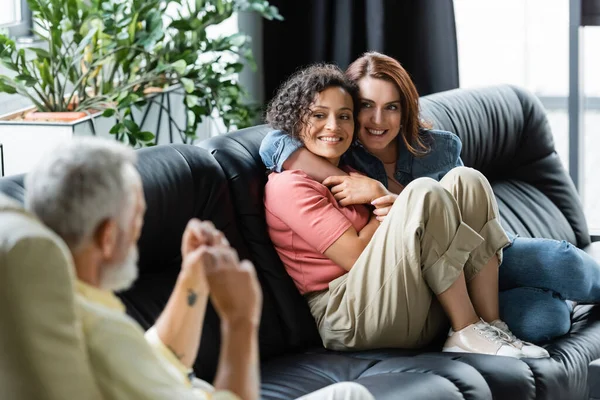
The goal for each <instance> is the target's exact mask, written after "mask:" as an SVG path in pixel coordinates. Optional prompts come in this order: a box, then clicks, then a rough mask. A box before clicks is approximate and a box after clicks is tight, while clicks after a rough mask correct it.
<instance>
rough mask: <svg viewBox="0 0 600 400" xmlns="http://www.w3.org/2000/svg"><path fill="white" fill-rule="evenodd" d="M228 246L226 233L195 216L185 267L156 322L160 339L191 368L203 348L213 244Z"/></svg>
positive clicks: (186, 240) (187, 236) (184, 251)
mask: <svg viewBox="0 0 600 400" xmlns="http://www.w3.org/2000/svg"><path fill="white" fill-rule="evenodd" d="M224 245H227V241H226V240H225V239H224V237H223V234H222V233H221V232H219V231H217V230H216V229H215V227H214V225H213V224H212V223H210V222H201V221H199V220H197V219H192V220H191V221H190V222H189V223H188V225H187V227H186V230H185V232H184V234H183V239H182V244H181V254H182V259H183V262H182V266H181V272H180V273H179V277H178V278H177V282H176V284H175V288H174V289H173V293H171V297H170V298H169V301H168V302H167V305H166V306H165V309H164V311H163V312H162V314H161V315H160V317H159V318H158V320H157V321H156V324H155V326H154V327H155V329H156V333H157V335H158V338H159V339H160V341H161V342H162V343H163V344H164V345H165V346H166V347H167V348H168V349H169V350H171V352H172V353H173V354H174V355H175V356H176V357H177V358H178V359H179V361H181V363H182V364H183V365H184V366H185V367H186V368H188V369H189V368H191V367H192V365H193V364H194V361H195V360H196V355H197V353H198V348H199V347H200V336H201V333H202V326H203V323H204V314H205V312H206V303H207V301H208V295H209V288H208V284H207V282H206V276H205V272H204V268H205V266H206V264H207V263H208V262H211V260H212V257H211V256H210V255H209V253H210V249H211V248H212V247H213V246H224Z"/></svg>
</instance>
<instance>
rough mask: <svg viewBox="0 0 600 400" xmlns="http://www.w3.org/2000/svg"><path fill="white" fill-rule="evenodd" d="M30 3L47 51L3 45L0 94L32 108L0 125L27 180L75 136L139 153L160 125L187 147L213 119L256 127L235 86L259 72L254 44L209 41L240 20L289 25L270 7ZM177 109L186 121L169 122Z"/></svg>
mask: <svg viewBox="0 0 600 400" xmlns="http://www.w3.org/2000/svg"><path fill="white" fill-rule="evenodd" d="M28 3H29V7H30V9H31V10H32V12H33V19H34V24H35V26H34V34H35V36H36V39H37V42H38V43H39V45H36V46H33V47H28V48H18V47H17V46H16V45H15V43H14V41H13V40H11V39H10V38H9V37H7V36H4V35H0V62H1V63H2V64H3V66H4V67H5V68H7V69H8V70H9V71H10V74H7V75H0V92H5V93H9V94H14V95H21V96H26V97H27V98H29V99H30V101H31V103H32V104H33V106H32V107H31V109H28V110H25V111H22V112H19V113H13V114H11V115H9V116H4V117H2V118H1V120H0V143H3V145H4V151H5V166H6V173H7V174H13V173H21V172H26V171H27V170H28V169H29V168H30V167H31V165H32V164H34V163H35V162H36V161H37V159H39V157H41V155H43V153H45V152H47V151H50V149H52V148H54V147H55V146H56V145H57V144H59V143H60V142H62V141H64V140H68V139H69V138H70V137H72V136H73V135H79V134H100V135H102V134H106V135H108V134H110V135H114V137H115V138H116V139H118V140H122V141H124V142H126V143H129V144H130V145H132V146H138V147H139V146H144V145H150V144H154V143H155V142H156V138H155V135H154V133H157V132H156V131H154V132H153V130H155V129H160V125H161V117H162V118H163V122H162V125H163V126H164V125H165V123H166V125H167V126H168V128H169V130H171V129H173V128H174V130H175V131H176V133H177V134H178V135H177V136H178V137H179V138H180V139H181V141H184V142H188V141H191V140H193V139H194V138H195V137H196V132H197V129H198V126H199V124H200V123H201V122H203V120H205V119H210V118H212V117H216V118H219V119H220V120H221V121H222V124H223V125H224V127H225V129H226V130H229V129H231V128H242V127H245V126H249V125H251V124H253V123H254V122H255V116H256V114H257V110H258V108H257V107H256V106H254V105H252V104H248V103H247V101H246V97H245V92H244V90H243V88H242V87H241V86H240V84H239V82H238V81H237V73H238V72H239V71H240V70H241V69H243V68H244V66H245V65H246V64H248V63H249V64H250V65H252V63H253V62H252V54H251V52H250V50H249V47H248V42H249V38H248V37H246V36H245V35H243V34H232V35H225V36H220V37H217V38H210V37H209V36H207V28H208V27H210V26H214V25H217V24H219V23H221V22H223V21H225V20H226V19H228V18H229V17H231V16H232V15H233V13H235V12H238V11H247V12H256V13H258V14H259V15H261V16H262V17H264V18H268V19H274V18H275V19H281V16H280V15H279V14H278V11H277V9H276V8H275V7H273V6H270V5H269V3H268V2H267V1H265V0H28ZM165 97H166V104H165V101H163V100H164V98H165ZM174 103H176V104H174ZM177 105H179V111H181V112H180V114H181V115H182V116H183V118H181V120H180V121H176V120H175V118H174V117H173V113H172V112H171V109H172V108H177V107H176V106H177ZM73 113H74V114H73ZM149 114H150V115H153V116H154V117H155V119H156V116H157V115H158V125H157V127H158V128H154V127H150V125H152V124H149V123H147V118H146V117H147V116H148V115H149ZM163 115H164V116H163ZM65 117H66V120H65V119H64V118H65Z"/></svg>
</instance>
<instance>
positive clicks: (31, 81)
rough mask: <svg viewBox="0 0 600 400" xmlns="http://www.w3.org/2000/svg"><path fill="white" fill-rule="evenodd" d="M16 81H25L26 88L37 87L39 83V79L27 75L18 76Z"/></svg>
mask: <svg viewBox="0 0 600 400" xmlns="http://www.w3.org/2000/svg"><path fill="white" fill-rule="evenodd" d="M15 79H16V80H18V81H23V82H24V83H25V86H28V87H32V86H35V85H36V84H37V83H38V81H37V79H35V78H34V77H33V76H31V75H26V74H21V75H17V76H15Z"/></svg>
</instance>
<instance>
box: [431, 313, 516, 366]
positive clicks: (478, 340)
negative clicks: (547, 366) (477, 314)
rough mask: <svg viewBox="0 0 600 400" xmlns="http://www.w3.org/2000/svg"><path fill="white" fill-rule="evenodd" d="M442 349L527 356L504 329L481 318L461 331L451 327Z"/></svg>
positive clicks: (458, 351) (457, 351) (507, 355)
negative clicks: (455, 330) (510, 339)
mask: <svg viewBox="0 0 600 400" xmlns="http://www.w3.org/2000/svg"><path fill="white" fill-rule="evenodd" d="M442 351H446V352H456V353H479V354H490V355H495V356H506V357H514V358H522V357H526V355H525V354H524V353H523V352H522V351H521V349H519V348H517V347H516V346H514V345H513V344H512V343H511V342H510V341H509V337H508V335H507V334H506V333H504V332H503V331H502V330H500V329H498V328H496V327H493V326H491V325H489V324H488V323H486V322H485V321H483V320H481V321H480V322H477V323H474V324H471V325H469V326H467V327H466V328H463V329H461V330H460V331H457V332H454V331H453V330H452V329H450V332H449V333H448V339H446V343H445V344H444V348H443V350H442Z"/></svg>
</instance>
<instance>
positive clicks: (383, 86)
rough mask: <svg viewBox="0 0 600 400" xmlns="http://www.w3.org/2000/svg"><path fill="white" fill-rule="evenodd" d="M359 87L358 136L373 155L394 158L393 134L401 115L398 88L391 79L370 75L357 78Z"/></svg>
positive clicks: (394, 143)
mask: <svg viewBox="0 0 600 400" xmlns="http://www.w3.org/2000/svg"><path fill="white" fill-rule="evenodd" d="M358 87H359V89H360V110H359V113H358V123H359V125H360V130H359V132H358V139H359V140H360V142H361V143H362V144H363V146H365V147H366V148H367V150H369V151H370V152H371V153H373V154H375V155H376V156H381V157H385V158H389V156H390V155H391V156H392V157H395V152H396V137H397V136H398V133H399V132H400V125H401V117H402V113H401V111H400V91H399V90H398V88H397V87H396V85H395V84H394V83H392V82H389V81H386V80H383V79H376V78H371V77H369V76H366V77H364V78H362V79H360V80H359V81H358ZM386 161H387V162H389V160H386Z"/></svg>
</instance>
